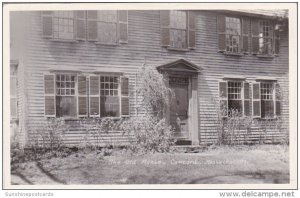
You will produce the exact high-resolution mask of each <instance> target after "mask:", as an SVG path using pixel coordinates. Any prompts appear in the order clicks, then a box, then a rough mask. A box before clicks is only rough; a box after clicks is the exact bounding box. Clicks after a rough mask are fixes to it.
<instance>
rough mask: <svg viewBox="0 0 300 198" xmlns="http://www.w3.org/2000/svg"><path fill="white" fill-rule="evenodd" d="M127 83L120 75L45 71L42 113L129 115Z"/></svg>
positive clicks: (72, 115) (47, 114)
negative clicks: (43, 108)
mask: <svg viewBox="0 0 300 198" xmlns="http://www.w3.org/2000/svg"><path fill="white" fill-rule="evenodd" d="M128 83H129V81H128V78H127V77H124V76H120V75H82V74H80V75H79V74H65V73H57V74H47V75H45V76H44V87H45V116H47V117H66V118H68V117H69V118H76V117H88V116H89V117H120V116H129V91H128V87H129V85H128Z"/></svg>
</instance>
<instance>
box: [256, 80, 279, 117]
mask: <svg viewBox="0 0 300 198" xmlns="http://www.w3.org/2000/svg"><path fill="white" fill-rule="evenodd" d="M255 83H259V84H260V87H259V92H261V83H272V85H273V94H272V95H273V100H272V101H273V103H274V105H273V115H274V116H273V117H262V106H261V107H260V111H261V113H260V117H254V118H258V119H260V120H276V119H278V117H279V116H277V115H276V108H277V107H276V104H277V100H276V84H277V83H278V81H277V80H276V79H274V78H265V79H263V78H257V79H256V81H255ZM261 101H262V99H261V93H260V103H261Z"/></svg>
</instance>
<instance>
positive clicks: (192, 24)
mask: <svg viewBox="0 0 300 198" xmlns="http://www.w3.org/2000/svg"><path fill="white" fill-rule="evenodd" d="M188 46H189V48H192V49H193V48H195V46H196V21H195V12H193V11H188Z"/></svg>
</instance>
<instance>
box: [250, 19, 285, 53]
mask: <svg viewBox="0 0 300 198" xmlns="http://www.w3.org/2000/svg"><path fill="white" fill-rule="evenodd" d="M251 32H252V53H253V54H257V55H267V56H269V55H274V54H275V55H276V54H279V47H280V43H279V39H280V38H279V29H275V22H274V21H271V20H259V19H253V20H252V21H251Z"/></svg>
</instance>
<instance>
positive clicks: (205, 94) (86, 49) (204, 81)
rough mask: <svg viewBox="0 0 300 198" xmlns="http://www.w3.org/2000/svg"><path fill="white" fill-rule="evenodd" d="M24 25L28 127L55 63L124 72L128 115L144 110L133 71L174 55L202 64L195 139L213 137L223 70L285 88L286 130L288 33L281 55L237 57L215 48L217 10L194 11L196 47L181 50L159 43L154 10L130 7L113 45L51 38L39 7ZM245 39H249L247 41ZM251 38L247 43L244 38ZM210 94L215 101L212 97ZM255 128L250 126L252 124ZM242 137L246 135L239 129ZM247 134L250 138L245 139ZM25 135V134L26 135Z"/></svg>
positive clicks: (38, 112) (78, 134)
mask: <svg viewBox="0 0 300 198" xmlns="http://www.w3.org/2000/svg"><path fill="white" fill-rule="evenodd" d="M24 15H26V16H27V17H28V20H27V21H26V23H25V25H26V27H27V30H28V35H30V36H28V38H27V41H28V42H27V43H28V45H27V49H26V58H27V63H26V70H27V76H26V81H27V82H26V87H27V90H26V94H27V100H28V101H27V103H26V108H27V112H28V113H27V126H28V128H32V127H34V126H36V124H37V123H38V122H41V121H42V120H44V117H43V115H44V97H43V96H44V93H43V91H44V85H43V73H44V72H47V71H49V70H54V69H64V70H78V71H82V72H93V71H102V70H106V69H109V68H115V69H117V70H119V71H121V72H124V74H126V75H128V76H129V82H130V115H131V116H137V115H138V114H142V113H143V112H145V109H143V107H142V106H141V100H142V99H141V97H139V96H137V94H136V84H138V82H136V73H137V71H138V69H139V68H141V66H142V65H143V64H145V63H146V65H148V66H152V67H155V66H159V65H162V64H164V63H167V62H170V61H175V60H177V59H186V60H188V61H190V62H192V63H194V64H195V65H198V66H199V67H201V68H202V70H201V73H200V74H199V75H198V112H199V116H198V118H199V120H198V123H199V125H198V126H193V127H197V128H198V131H199V139H200V143H203V144H206V143H214V142H216V141H217V137H218V134H217V131H216V123H217V111H216V105H218V81H219V80H221V79H222V78H223V76H224V75H225V76H226V75H241V76H244V77H246V78H247V81H249V82H254V80H255V78H256V77H260V76H269V77H274V78H277V79H278V81H279V83H280V85H281V87H282V88H283V90H284V91H285V96H286V97H285V100H284V102H283V104H282V117H283V119H284V120H286V122H285V125H284V128H285V129H286V130H288V114H289V112H288V107H289V104H288V87H289V85H288V38H287V37H288V35H287V34H286V32H282V34H281V48H280V55H279V56H278V57H274V58H259V57H256V56H253V55H251V54H249V55H245V56H242V57H236V56H226V55H224V54H222V53H219V52H218V42H217V41H218V39H217V38H218V35H217V13H216V12H213V11H198V12H197V13H196V20H195V21H196V44H195V45H196V46H195V49H193V50H190V51H187V52H183V51H171V50H167V49H165V48H163V47H161V45H160V15H159V11H150V10H149V11H146V10H130V11H129V12H128V43H127V44H119V45H117V46H109V45H99V44H95V43H93V42H88V41H78V42H74V43H70V42H59V41H52V40H50V39H44V38H42V29H41V17H40V12H26V14H25V13H24ZM249 42H250V41H249ZM249 44H250V43H249ZM212 99H213V100H215V102H214V101H213V100H212ZM253 130H254V129H253ZM260 133H261V132H259V130H258V132H257V133H254V132H253V133H252V134H251V135H249V137H247V138H248V139H247V141H250V140H251V139H253V140H256V139H257V137H258V136H259V134H260ZM240 134H241V137H243V138H244V139H245V138H246V137H245V135H244V133H243V131H241V132H240ZM83 135H84V132H83V131H80V130H77V131H76V129H74V130H73V131H69V132H68V135H67V136H66V141H69V142H70V144H76V143H79V142H80V141H81V138H82V136H83ZM109 136H110V138H112V139H115V140H120V141H121V140H122V141H121V142H123V143H124V142H126V138H125V137H121V136H119V135H116V134H115V133H111V134H110V135H109ZM266 137H267V139H268V140H270V139H272V138H274V139H276V140H278V141H279V140H281V139H282V138H284V137H285V134H284V133H283V132H282V133H280V132H276V131H274V130H273V131H270V132H267V135H266ZM249 138H250V139H249ZM29 139H30V138H29Z"/></svg>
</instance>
